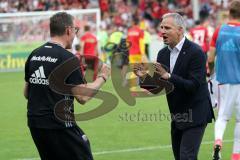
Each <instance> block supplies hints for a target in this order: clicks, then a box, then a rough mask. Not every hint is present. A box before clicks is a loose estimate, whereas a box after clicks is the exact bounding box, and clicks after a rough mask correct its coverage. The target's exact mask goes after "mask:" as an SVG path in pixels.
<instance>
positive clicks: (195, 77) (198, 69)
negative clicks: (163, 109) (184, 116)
mask: <svg viewBox="0 0 240 160" xmlns="http://www.w3.org/2000/svg"><path fill="white" fill-rule="evenodd" d="M205 65H206V57H205V55H204V53H203V51H201V50H200V49H197V48H195V52H194V53H193V54H192V57H191V58H190V62H189V68H188V71H187V72H188V73H187V78H182V77H180V76H178V75H175V74H172V75H171V78H170V79H169V81H170V82H171V83H173V85H174V86H175V87H176V88H178V89H182V90H184V91H185V92H187V93H194V92H196V91H197V90H198V88H199V87H200V85H202V84H204V83H206V68H205Z"/></svg>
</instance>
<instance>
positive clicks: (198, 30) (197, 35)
mask: <svg viewBox="0 0 240 160" xmlns="http://www.w3.org/2000/svg"><path fill="white" fill-rule="evenodd" d="M189 33H190V35H191V36H192V38H193V42H195V43H197V44H198V45H200V46H201V47H202V49H203V51H204V52H205V53H207V52H208V50H209V35H208V30H207V28H206V27H203V26H196V27H194V28H192V29H190V31H189Z"/></svg>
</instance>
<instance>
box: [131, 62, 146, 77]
mask: <svg viewBox="0 0 240 160" xmlns="http://www.w3.org/2000/svg"><path fill="white" fill-rule="evenodd" d="M147 70H148V69H147V65H144V63H135V64H134V66H133V72H134V73H135V75H136V76H138V77H140V78H142V77H145V76H147Z"/></svg>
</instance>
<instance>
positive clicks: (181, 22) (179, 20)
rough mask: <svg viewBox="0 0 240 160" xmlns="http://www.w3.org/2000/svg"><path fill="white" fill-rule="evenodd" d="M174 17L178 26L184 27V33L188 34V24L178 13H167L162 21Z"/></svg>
mask: <svg viewBox="0 0 240 160" xmlns="http://www.w3.org/2000/svg"><path fill="white" fill-rule="evenodd" d="M169 17H172V18H173V19H174V22H175V23H176V25H177V26H179V27H182V28H183V31H184V33H185V32H186V23H185V20H184V18H183V17H182V16H181V15H180V14H178V13H166V14H164V15H163V16H162V19H165V18H169Z"/></svg>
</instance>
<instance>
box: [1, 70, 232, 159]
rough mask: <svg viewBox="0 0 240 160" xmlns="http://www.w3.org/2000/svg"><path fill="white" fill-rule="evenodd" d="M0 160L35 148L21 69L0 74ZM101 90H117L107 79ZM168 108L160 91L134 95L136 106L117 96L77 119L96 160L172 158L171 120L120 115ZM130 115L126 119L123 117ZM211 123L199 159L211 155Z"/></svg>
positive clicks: (226, 150)
mask: <svg viewBox="0 0 240 160" xmlns="http://www.w3.org/2000/svg"><path fill="white" fill-rule="evenodd" d="M0 77H1V78H0V95H1V101H0V102H1V104H0V119H1V120H0V159H1V160H17V159H25V160H33V159H38V152H37V150H36V148H35V146H34V144H33V141H32V139H31V136H30V133H29V130H28V127H27V123H26V121H27V120H26V100H25V99H24V97H23V86H24V73H23V72H16V73H13V72H12V73H0ZM103 89H104V90H106V91H109V92H111V93H113V94H115V95H116V93H115V91H114V90H113V87H112V84H111V83H110V81H108V83H107V84H105V86H104V88H103ZM98 104H99V101H98V100H94V99H93V100H92V101H91V102H89V103H88V104H86V105H85V106H81V105H79V104H76V105H75V107H76V108H77V109H76V110H77V112H86V111H88V110H91V109H92V108H94V106H95V107H96V106H97V105H98ZM159 111H161V112H162V113H166V114H167V113H168V108H167V103H166V99H165V96H159V97H152V98H144V99H143V98H142V99H137V104H136V105H135V106H132V107H131V106H128V105H127V104H126V103H124V102H123V101H122V100H121V99H119V104H118V106H117V108H116V109H115V110H113V111H112V112H110V113H108V114H106V115H103V116H101V117H99V118H96V119H92V120H89V121H82V122H78V124H79V126H80V127H81V128H82V129H83V130H84V131H85V133H86V134H87V135H88V137H89V139H90V141H91V147H92V150H93V152H94V157H95V160H173V155H172V151H171V146H170V128H169V127H170V122H169V121H167V120H164V121H154V122H143V121H142V122H138V121H136V120H135V121H127V120H126V119H124V118H122V117H123V115H125V114H126V113H127V114H137V113H138V112H141V113H142V114H144V113H147V114H150V113H156V112H159ZM128 120H129V119H128ZM233 123H234V121H233V120H231V121H230V123H229V124H228V127H227V130H226V133H225V136H224V137H225V139H226V140H228V141H226V142H224V146H223V153H222V155H223V160H229V159H230V155H231V151H232V144H233V143H232V140H233V129H234V125H233ZM213 135H214V132H213V124H210V125H209V126H208V127H207V130H206V133H205V136H204V140H203V144H202V145H201V149H200V153H199V160H210V159H211V154H212V148H213V147H212V143H213Z"/></svg>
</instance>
